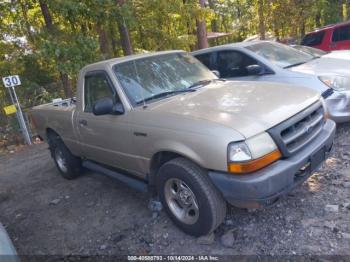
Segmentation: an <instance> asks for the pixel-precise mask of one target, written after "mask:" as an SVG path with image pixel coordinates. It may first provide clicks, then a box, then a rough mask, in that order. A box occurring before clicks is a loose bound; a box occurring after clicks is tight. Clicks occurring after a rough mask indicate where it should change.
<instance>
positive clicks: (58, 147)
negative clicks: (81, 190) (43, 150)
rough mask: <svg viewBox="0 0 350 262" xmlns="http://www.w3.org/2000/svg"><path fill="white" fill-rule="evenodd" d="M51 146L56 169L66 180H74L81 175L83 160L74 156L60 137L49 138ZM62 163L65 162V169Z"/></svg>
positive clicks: (52, 136)
mask: <svg viewBox="0 0 350 262" xmlns="http://www.w3.org/2000/svg"><path fill="white" fill-rule="evenodd" d="M49 146H50V151H51V156H52V158H53V160H54V162H55V164H56V167H57V169H58V171H59V172H60V173H61V175H62V176H63V177H64V178H66V179H74V178H76V177H78V176H79V175H80V174H81V172H82V167H81V159H80V158H79V157H76V156H74V155H73V154H72V153H71V152H70V151H69V149H68V148H67V147H66V145H65V144H64V143H63V141H62V140H61V139H60V138H59V137H58V136H56V135H51V136H50V137H49ZM60 161H61V162H60ZM62 161H64V167H63V166H62Z"/></svg>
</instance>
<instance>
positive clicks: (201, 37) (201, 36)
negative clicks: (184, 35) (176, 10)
mask: <svg viewBox="0 0 350 262" xmlns="http://www.w3.org/2000/svg"><path fill="white" fill-rule="evenodd" d="M199 4H200V6H201V7H202V8H204V7H205V0H199ZM196 24H197V48H198V49H203V48H207V47H209V44H208V38H207V25H206V22H205V20H202V21H200V20H198V19H197V20H196Z"/></svg>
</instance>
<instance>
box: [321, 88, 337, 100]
mask: <svg viewBox="0 0 350 262" xmlns="http://www.w3.org/2000/svg"><path fill="white" fill-rule="evenodd" d="M333 93H334V90H333V89H332V88H328V89H327V90H326V91H324V92H323V93H322V94H321V95H322V97H323V98H324V99H326V98H327V97H330V96H331V95H332V94H333Z"/></svg>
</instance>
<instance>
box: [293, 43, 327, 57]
mask: <svg viewBox="0 0 350 262" xmlns="http://www.w3.org/2000/svg"><path fill="white" fill-rule="evenodd" d="M293 47H294V48H295V49H297V50H299V51H302V52H305V53H308V54H310V55H312V56H314V57H321V56H324V55H326V54H327V52H325V51H323V50H320V49H316V48H313V47H309V46H304V45H295V46H293Z"/></svg>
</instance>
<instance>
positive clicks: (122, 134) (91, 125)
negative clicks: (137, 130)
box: [76, 71, 131, 170]
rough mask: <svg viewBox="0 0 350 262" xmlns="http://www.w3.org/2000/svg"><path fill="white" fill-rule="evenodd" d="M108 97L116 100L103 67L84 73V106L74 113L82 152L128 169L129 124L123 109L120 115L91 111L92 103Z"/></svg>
mask: <svg viewBox="0 0 350 262" xmlns="http://www.w3.org/2000/svg"><path fill="white" fill-rule="evenodd" d="M105 97H110V98H112V99H113V101H114V102H115V103H116V102H120V103H121V101H120V99H119V96H118V94H117V92H116V90H115V88H114V86H113V84H112V82H111V80H110V78H109V76H108V74H107V73H106V72H105V71H94V72H90V73H88V74H86V76H85V80H84V102H83V104H84V109H83V112H80V113H79V114H78V116H77V120H76V121H77V123H76V124H77V126H78V131H79V135H80V142H81V145H82V150H83V155H84V157H85V158H87V159H90V160H94V161H96V162H99V163H102V164H106V165H109V166H113V167H118V168H121V169H125V170H128V169H129V168H130V165H128V163H129V162H130V161H129V160H130V159H129V157H128V151H129V149H128V148H129V147H130V139H131V137H130V127H129V123H128V121H127V112H125V113H124V114H123V115H114V114H108V115H99V116H96V115H94V114H93V113H92V108H93V105H94V103H96V102H97V101H98V100H99V99H101V98H105Z"/></svg>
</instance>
